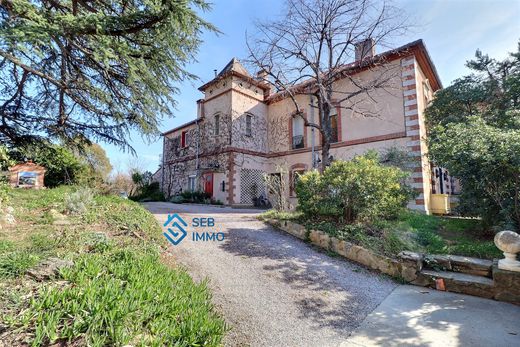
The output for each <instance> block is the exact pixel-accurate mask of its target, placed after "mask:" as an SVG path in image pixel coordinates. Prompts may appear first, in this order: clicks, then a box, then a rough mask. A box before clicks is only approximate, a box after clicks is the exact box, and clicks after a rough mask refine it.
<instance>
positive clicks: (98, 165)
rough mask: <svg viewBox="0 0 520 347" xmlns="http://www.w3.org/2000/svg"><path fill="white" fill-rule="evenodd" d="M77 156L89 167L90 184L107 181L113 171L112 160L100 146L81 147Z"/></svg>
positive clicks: (88, 178)
mask: <svg viewBox="0 0 520 347" xmlns="http://www.w3.org/2000/svg"><path fill="white" fill-rule="evenodd" d="M76 156H77V157H78V158H79V160H80V162H82V163H83V164H85V165H86V166H87V170H88V172H87V173H86V176H87V177H86V178H87V180H88V181H90V182H88V183H91V184H95V183H98V182H106V181H107V179H108V175H109V174H110V172H111V171H112V164H110V159H108V157H107V154H106V152H105V150H104V149H103V148H102V147H101V146H100V145H98V144H97V143H93V144H91V145H87V146H83V147H80V148H79V149H78V150H77V151H76Z"/></svg>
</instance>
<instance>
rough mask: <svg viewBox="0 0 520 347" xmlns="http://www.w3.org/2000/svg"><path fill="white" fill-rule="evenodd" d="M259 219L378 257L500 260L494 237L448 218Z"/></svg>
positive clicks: (270, 214) (474, 223)
mask: <svg viewBox="0 0 520 347" xmlns="http://www.w3.org/2000/svg"><path fill="white" fill-rule="evenodd" d="M260 218H265V219H270V218H274V219H279V220H293V221H294V222H297V223H300V224H304V225H305V226H306V227H307V228H308V229H309V230H310V229H317V230H322V231H324V232H327V233H328V234H330V235H332V236H335V237H338V238H339V239H343V240H346V241H350V242H352V243H355V244H359V245H361V246H363V247H366V248H369V249H372V250H374V251H376V252H378V253H380V254H385V255H389V256H395V255H396V254H398V253H399V252H401V251H404V250H409V251H415V252H424V253H430V254H453V255H464V256H470V257H477V258H485V259H492V258H497V257H498V258H501V257H502V253H501V252H500V251H499V250H498V249H497V248H496V247H495V244H494V242H493V236H494V235H493V233H489V232H486V231H484V230H482V229H481V226H480V223H479V221H478V220H476V219H464V218H448V217H439V216H431V215H425V214H421V213H417V212H413V211H406V212H403V213H402V214H401V215H400V216H399V218H398V219H396V220H392V221H379V222H375V223H373V224H371V225H364V224H354V225H344V224H340V223H337V222H333V221H313V220H306V219H305V218H304V217H303V215H302V214H301V213H298V212H276V211H274V210H270V211H267V212H265V213H264V214H262V216H261V217H260Z"/></svg>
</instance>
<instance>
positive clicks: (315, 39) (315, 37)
mask: <svg viewBox="0 0 520 347" xmlns="http://www.w3.org/2000/svg"><path fill="white" fill-rule="evenodd" d="M407 28H408V20H407V18H406V16H405V15H404V13H403V11H401V10H399V9H397V8H395V7H393V6H391V5H390V4H388V3H387V2H386V1H375V0H286V3H285V13H284V15H283V16H282V17H281V18H280V19H276V20H270V21H268V22H265V23H259V24H258V34H256V35H254V36H253V37H252V38H250V39H249V42H248V47H249V60H250V61H251V62H252V63H253V64H254V65H256V66H257V67H259V68H261V69H262V70H263V71H264V72H265V74H266V78H265V82H268V83H270V84H272V85H273V86H274V87H275V88H276V89H277V90H278V91H280V92H283V93H285V96H286V97H289V98H291V100H292V103H293V104H294V108H295V113H294V115H295V117H302V118H303V121H304V125H305V126H306V127H312V128H315V129H317V130H318V131H319V133H320V134H321V138H322V158H321V164H322V165H321V168H322V169H323V168H324V167H326V166H328V165H329V163H330V159H329V149H330V144H331V142H332V139H333V129H332V124H331V110H333V109H334V107H336V106H337V105H338V104H340V105H341V107H342V108H344V109H348V110H351V111H353V112H355V113H356V114H358V115H361V116H370V117H374V116H376V117H377V116H378V113H379V112H378V110H377V109H375V108H374V107H373V106H374V104H376V103H377V101H376V100H377V97H375V95H376V94H377V93H378V91H381V90H383V89H395V85H394V84H393V83H392V80H394V78H395V77H398V76H399V73H400V70H399V69H397V68H396V67H393V68H392V67H390V66H389V65H388V64H386V62H387V61H386V60H385V58H384V57H381V56H379V57H377V56H376V57H370V55H371V52H373V46H374V45H378V46H383V47H384V46H388V44H389V43H390V41H391V39H392V38H394V37H395V36H397V35H401V34H403V33H404V32H405V31H406V29H407ZM361 42H364V43H365V45H364V46H359V45H358V44H360V43H361ZM356 47H358V52H357V56H356ZM360 47H362V48H361V49H360V50H359V48H360ZM349 63H350V65H347V64H349ZM360 67H362V68H364V69H371V70H372V72H373V73H372V74H370V77H368V78H366V77H365V79H360V78H357V77H355V76H354V75H352V74H350V73H349V72H351V71H353V70H356V68H360ZM341 78H347V79H348V80H349V82H350V84H351V88H350V89H349V90H345V89H339V88H338V86H337V84H335V82H336V81H337V80H338V79H341ZM302 82H303V83H302ZM302 94H303V95H308V96H311V97H313V98H314V100H315V102H313V104H311V107H314V108H315V109H316V110H317V113H318V120H314V121H313V120H312V119H309V118H308V117H307V116H306V114H305V113H304V112H302V111H303V110H304V109H305V108H306V107H305V106H307V105H308V104H309V101H308V100H309V99H308V98H307V99H306V101H303V102H302V101H301V99H300V100H299V99H298V98H297V95H302ZM367 104H370V105H367Z"/></svg>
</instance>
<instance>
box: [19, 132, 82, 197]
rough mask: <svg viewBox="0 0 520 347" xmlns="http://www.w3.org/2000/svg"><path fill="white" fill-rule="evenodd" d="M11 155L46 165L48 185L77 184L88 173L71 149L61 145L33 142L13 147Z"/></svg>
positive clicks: (21, 160)
mask: <svg viewBox="0 0 520 347" xmlns="http://www.w3.org/2000/svg"><path fill="white" fill-rule="evenodd" d="M10 155H11V157H12V158H14V159H16V161H18V162H24V161H26V160H31V161H33V162H35V163H36V164H39V165H41V166H43V167H45V169H46V170H47V171H46V172H45V185H46V186H47V187H57V186H59V185H61V184H75V183H78V182H79V181H81V180H83V179H84V178H85V177H86V176H87V175H88V167H87V166H86V165H85V164H84V163H82V162H81V161H80V159H79V158H78V157H77V156H76V155H74V153H73V152H72V151H71V150H69V149H67V148H65V147H63V146H60V145H56V144H51V143H48V142H33V143H31V144H28V145H24V146H19V147H16V148H13V149H12V150H11V152H10Z"/></svg>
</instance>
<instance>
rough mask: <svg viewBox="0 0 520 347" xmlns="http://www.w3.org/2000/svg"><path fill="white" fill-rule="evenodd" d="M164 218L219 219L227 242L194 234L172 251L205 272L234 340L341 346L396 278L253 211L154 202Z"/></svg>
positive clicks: (198, 273)
mask: <svg viewBox="0 0 520 347" xmlns="http://www.w3.org/2000/svg"><path fill="white" fill-rule="evenodd" d="M145 205H146V207H147V208H148V209H149V210H150V211H151V212H152V213H153V214H154V215H155V216H156V218H157V219H158V220H159V222H160V223H161V224H163V223H164V222H165V221H166V217H167V214H168V213H173V212H177V213H178V214H179V215H180V216H181V217H182V218H183V219H185V220H186V221H187V222H188V223H190V221H191V218H193V217H213V218H215V224H216V225H215V227H213V228H210V229H207V230H211V231H214V230H215V229H216V230H218V231H221V232H224V233H225V240H224V241H221V242H218V241H209V242H201V241H197V242H195V241H193V240H192V239H191V232H192V231H194V230H195V231H199V232H200V231H203V229H200V228H197V229H195V228H193V227H191V225H190V226H189V227H188V236H187V237H186V238H185V239H184V240H183V241H182V242H181V243H180V244H179V245H177V246H171V247H170V251H171V253H172V254H173V256H174V257H175V260H176V262H177V263H180V264H183V265H185V266H186V268H187V269H188V271H189V272H190V274H191V275H192V276H193V278H194V279H195V280H197V281H200V280H203V279H205V278H207V279H208V280H209V287H210V288H211V290H212V292H213V298H214V303H215V305H216V306H217V309H218V310H219V311H220V312H221V313H222V314H223V315H224V317H225V319H226V321H227V322H228V324H229V325H230V327H231V330H230V332H229V333H228V334H227V336H226V338H225V344H226V345H228V346H338V345H340V344H342V342H344V341H345V340H346V338H347V337H348V336H349V335H350V334H351V333H352V332H353V330H354V329H355V328H356V327H357V326H358V325H359V324H360V323H361V322H362V320H363V319H364V318H365V317H366V315H367V314H369V313H370V312H371V311H372V310H374V309H375V308H376V306H377V305H378V304H379V303H380V302H381V301H382V300H383V299H385V297H386V296H387V295H388V294H390V292H392V290H393V289H394V288H395V287H396V284H395V283H394V282H393V281H391V280H390V279H388V278H385V277H382V276H380V275H379V274H377V273H375V272H370V271H368V270H366V269H364V268H363V267H360V266H358V265H356V264H353V263H350V262H348V261H346V260H343V259H340V258H337V257H331V256H329V255H327V254H326V253H324V252H322V251H319V250H317V249H316V248H314V247H312V246H310V245H308V244H306V243H304V242H302V241H301V240H298V239H296V238H294V237H292V236H290V235H288V234H285V233H283V232H280V231H278V230H276V229H274V228H272V227H271V226H268V225H266V224H265V223H263V222H260V221H258V220H256V219H255V214H257V213H258V212H257V211H255V210H237V209H230V208H218V207H209V206H194V205H179V204H171V203H162V202H153V203H147V204H145Z"/></svg>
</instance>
